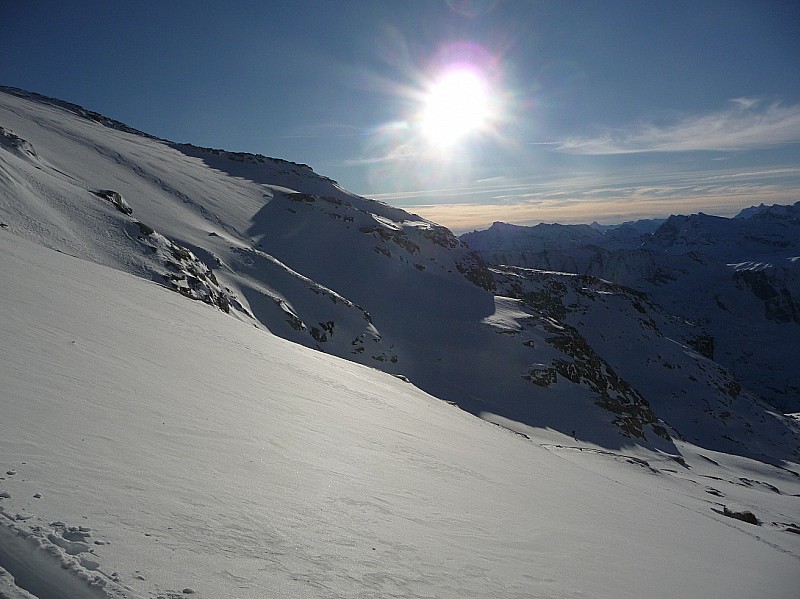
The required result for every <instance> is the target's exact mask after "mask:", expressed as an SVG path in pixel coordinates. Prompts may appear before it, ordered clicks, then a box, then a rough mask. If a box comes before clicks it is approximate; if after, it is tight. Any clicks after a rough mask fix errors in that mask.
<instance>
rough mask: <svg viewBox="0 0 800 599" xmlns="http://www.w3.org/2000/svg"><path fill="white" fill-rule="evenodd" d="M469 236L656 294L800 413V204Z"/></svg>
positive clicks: (472, 242)
mask: <svg viewBox="0 0 800 599" xmlns="http://www.w3.org/2000/svg"><path fill="white" fill-rule="evenodd" d="M461 240H462V241H464V242H465V243H467V244H468V245H469V246H470V248H472V249H473V250H474V251H476V252H477V253H478V254H479V255H480V256H481V258H482V259H484V260H485V261H486V262H488V263H492V264H504V265H513V266H522V267H526V268H534V269H546V270H556V271H565V272H571V273H578V274H583V275H591V276H594V277H599V278H602V279H605V280H609V281H613V282H615V283H619V284H621V285H626V286H629V287H631V288H633V289H635V290H637V291H640V292H642V293H645V294H647V296H648V297H649V298H650V299H651V300H652V301H654V302H656V303H657V304H658V305H660V306H661V307H663V308H664V309H666V310H667V311H668V312H669V313H670V314H672V315H674V316H676V317H680V318H681V319H683V320H684V321H685V322H687V323H691V324H692V326H694V327H696V330H697V331H698V333H697V336H698V337H702V338H704V339H706V340H707V347H708V350H707V352H706V353H707V354H708V355H709V357H712V358H713V359H714V360H715V361H717V362H718V363H719V364H721V365H723V366H725V367H726V368H727V369H729V370H730V371H731V372H732V373H733V374H734V375H735V376H736V378H737V379H738V380H739V381H740V382H741V384H743V385H744V386H745V387H747V388H748V389H750V390H751V391H752V392H754V393H755V394H756V395H757V396H759V397H760V398H762V399H764V400H766V401H768V402H769V403H771V404H772V405H774V406H775V407H776V408H777V409H779V410H781V411H784V412H794V411H800V361H798V359H797V356H798V355H800V353H798V352H800V202H798V203H796V204H793V205H790V206H778V205H776V206H764V205H763V204H762V205H761V206H754V207H752V208H748V209H746V210H743V211H742V212H741V213H740V214H739V215H737V216H736V217H735V218H721V217H717V216H709V215H707V214H702V213H700V214H693V215H690V216H671V217H669V218H668V219H666V220H664V221H652V220H650V221H638V222H633V223H625V224H624V225H621V226H619V227H614V228H602V229H599V228H598V227H590V226H587V225H546V224H542V225H537V226H534V227H516V226H512V225H506V224H503V223H495V224H494V225H492V227H490V228H489V229H487V230H485V231H474V232H472V233H467V234H465V235H462V236H461Z"/></svg>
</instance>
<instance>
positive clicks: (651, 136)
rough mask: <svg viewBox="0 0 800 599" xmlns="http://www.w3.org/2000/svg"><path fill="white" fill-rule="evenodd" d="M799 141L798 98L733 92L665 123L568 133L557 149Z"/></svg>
mask: <svg viewBox="0 0 800 599" xmlns="http://www.w3.org/2000/svg"><path fill="white" fill-rule="evenodd" d="M791 143H800V104H795V105H792V106H784V105H782V104H778V103H773V104H767V105H764V104H763V102H761V101H760V100H758V99H755V98H735V99H733V100H731V106H730V107H729V108H727V109H725V110H722V111H719V112H715V113H711V114H705V115H693V116H685V117H683V118H681V119H679V120H678V122H676V123H673V124H669V125H659V124H655V123H647V124H644V125H639V126H637V127H635V128H633V129H632V130H630V131H609V132H607V133H605V134H603V135H601V136H598V137H594V138H572V139H568V140H567V141H565V142H563V143H562V144H561V145H560V146H559V147H558V149H559V151H561V152H565V153H569V154H582V155H607V154H632V153H643V152H687V151H697V150H709V151H726V152H730V151H740V150H751V149H762V148H768V147H773V146H779V145H782V144H791Z"/></svg>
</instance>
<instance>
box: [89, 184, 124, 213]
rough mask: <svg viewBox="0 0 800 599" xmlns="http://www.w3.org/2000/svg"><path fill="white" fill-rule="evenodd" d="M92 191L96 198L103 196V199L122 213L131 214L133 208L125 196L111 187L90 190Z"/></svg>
mask: <svg viewBox="0 0 800 599" xmlns="http://www.w3.org/2000/svg"><path fill="white" fill-rule="evenodd" d="M92 193H93V194H94V195H96V196H97V197H98V198H103V199H104V200H106V201H108V202H111V203H112V204H113V205H114V207H115V208H116V209H117V210H119V211H120V212H122V213H123V214H127V215H131V214H133V208H131V207H130V205H129V204H128V202H126V201H125V198H123V197H122V196H121V195H120V194H119V193H117V192H116V191H113V190H111V189H97V190H94V191H92Z"/></svg>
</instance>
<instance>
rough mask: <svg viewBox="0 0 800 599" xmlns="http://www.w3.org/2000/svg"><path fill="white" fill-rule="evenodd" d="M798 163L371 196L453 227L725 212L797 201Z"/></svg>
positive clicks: (486, 183)
mask: <svg viewBox="0 0 800 599" xmlns="http://www.w3.org/2000/svg"><path fill="white" fill-rule="evenodd" d="M798 177H800V167H798V166H785V167H773V168H764V169H750V170H738V169H725V170H721V169H715V170H706V171H700V172H697V171H652V172H638V177H632V176H631V174H630V173H625V172H619V173H615V174H608V173H588V172H587V173H579V174H575V175H571V176H568V177H557V178H548V179H547V180H545V179H544V178H530V179H518V180H515V179H510V178H509V179H506V178H495V179H489V180H483V181H478V182H475V184H473V185H470V186H464V187H454V188H447V189H426V190H419V191H404V192H398V193H387V194H378V195H374V196H372V197H374V198H375V199H380V200H383V201H387V202H390V203H392V204H394V205H397V206H401V207H403V208H406V209H408V210H410V211H412V212H415V213H417V214H419V215H421V216H423V217H425V218H428V219H430V220H433V221H435V222H438V223H441V224H443V225H445V226H447V227H449V228H451V229H452V230H453V231H454V232H456V233H460V232H464V231H467V230H472V229H476V228H478V229H481V228H486V227H488V226H489V225H490V224H491V223H492V222H494V221H504V222H511V223H516V224H536V223H539V222H561V223H589V222H592V221H593V220H597V221H600V222H603V223H608V224H610V223H619V222H623V221H626V220H635V219H639V218H656V217H666V216H668V215H670V214H689V213H693V212H698V211H703V212H708V213H712V214H718V215H721V216H731V215H733V214H735V213H737V212H738V211H739V210H741V209H742V208H746V207H747V206H751V205H753V204H758V203H760V202H764V203H767V204H789V203H794V202H796V201H798V200H800V188H798V185H797V181H798Z"/></svg>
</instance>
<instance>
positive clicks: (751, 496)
mask: <svg viewBox="0 0 800 599" xmlns="http://www.w3.org/2000/svg"><path fill="white" fill-rule="evenodd" d="M0 126H2V130H0V280H2V281H3V284H2V285H1V286H0V305H1V306H2V312H0V313H2V314H3V318H2V319H0V347H2V349H1V350H0V352H2V353H1V354H0V355H2V356H3V359H2V360H1V361H0V381H2V383H0V511H2V515H0V522H2V526H0V569H4V570H0V593H5V595H10V596H12V597H15V598H17V597H24V596H25V594H26V593H33V594H34V595H35V596H37V597H38V598H39V599H50V598H51V597H62V596H68V597H78V598H83V597H104V596H111V597H136V596H141V597H159V596H161V597H175V596H185V595H193V594H197V595H198V596H200V597H256V596H258V597H262V596H265V595H266V596H289V597H291V596H297V597H300V596H302V597H308V596H312V597H333V596H337V597H338V596H346V597H351V596H352V597H358V596H400V597H407V596H423V597H428V596H437V597H469V596H475V597H482V596H486V595H488V594H490V593H491V594H494V595H499V596H503V597H514V596H520V597H522V596H524V597H529V596H559V597H560V596H593V597H625V596H642V595H646V596H675V595H685V596H693V595H702V596H712V597H713V596H726V597H728V596H753V595H764V596H776V597H783V596H790V595H791V590H792V589H793V588H795V586H796V585H795V583H796V574H795V573H796V571H797V570H798V569H797V561H798V555H800V551H799V550H798V542H799V541H800V535H799V534H796V533H797V530H800V529H798V524H797V523H798V521H800V516H799V515H798V508H797V496H798V494H800V487H799V486H798V478H799V475H798V471H800V467H798V464H797V452H798V447H799V446H800V432H798V427H797V425H796V423H794V422H793V421H791V420H789V419H787V418H783V417H782V416H781V415H777V414H774V413H772V411H771V409H770V408H769V406H766V405H764V404H763V403H760V402H759V401H758V400H757V399H756V398H754V397H753V396H752V394H751V393H750V392H749V391H748V389H747V388H746V387H743V386H741V385H740V384H739V382H738V381H737V380H736V379H735V378H734V377H732V376H731V374H730V372H729V371H728V370H726V369H724V368H721V367H720V365H719V364H716V363H714V362H713V361H712V359H711V357H710V355H709V350H710V349H711V350H713V349H714V348H713V344H709V342H708V339H707V335H705V334H704V333H705V331H704V330H703V329H702V328H701V327H699V325H697V324H696V323H691V322H686V320H685V319H675V318H673V317H671V316H670V315H669V314H667V313H665V312H664V311H663V310H661V309H660V308H659V307H658V306H656V305H655V304H653V303H652V302H651V301H650V300H649V299H648V298H647V296H645V295H643V294H641V293H640V292H635V291H633V290H631V289H627V288H624V287H622V286H619V285H612V284H609V283H607V282H603V281H599V280H597V279H592V278H591V277H589V278H586V277H584V278H580V277H575V276H570V275H565V274H563V273H554V272H541V271H526V270H524V269H517V270H515V269H490V268H487V266H486V264H484V263H483V262H482V261H481V259H480V258H479V257H478V256H476V255H475V254H473V253H472V252H471V251H470V250H469V249H468V248H467V247H466V246H465V245H464V244H462V243H461V242H460V241H459V240H458V239H457V238H455V237H454V236H453V235H452V234H451V233H450V232H449V231H448V230H447V229H445V228H443V227H441V226H439V225H436V224H435V223H431V222H429V221H425V220H424V219H421V218H419V217H417V216H415V215H413V214H409V213H407V212H404V211H402V210H399V209H396V208H393V207H391V206H387V205H385V204H381V203H379V202H374V201H371V200H368V199H365V198H360V197H358V196H355V195H353V194H350V193H348V192H346V191H345V190H342V189H341V188H339V186H338V185H337V184H336V183H335V182H334V181H332V180H330V179H328V178H326V177H324V176H321V175H318V174H316V173H314V172H313V171H312V170H311V168H310V167H308V166H307V165H301V164H294V163H290V162H286V161H284V160H280V159H272V158H266V157H264V156H259V155H250V154H242V153H234V152H226V151H222V150H213V149H208V148H197V147H194V146H188V145H184V144H176V143H172V142H168V141H165V140H160V139H158V138H155V137H153V136H150V135H145V134H142V133H140V132H137V131H135V130H132V129H130V128H129V127H126V126H125V125H123V124H122V123H118V122H116V121H113V120H111V119H108V118H106V117H103V116H102V115H98V114H96V113H93V112H91V111H88V110H85V109H83V108H81V107H77V106H74V105H71V104H67V103H64V102H61V101H58V100H53V99H50V98H44V97H42V96H37V95H36V94H30V93H27V92H23V91H21V90H14V89H10V88H2V89H0ZM556 229H557V228H553V232H555V233H557V232H558V231H557V230H556ZM634 229H635V227H634ZM586 234H588V235H594V234H597V233H596V232H593V231H592V230H591V229H590V230H589V232H588V233H586ZM551 237H552V236H551ZM555 237H557V234H556V235H555ZM173 291H174V292H177V293H173ZM187 298H189V299H193V300H199V301H194V302H193V301H189V299H187ZM315 350H317V351H315ZM341 358H345V359H346V361H345V360H342V359H341ZM380 371H384V372H380ZM392 374H394V375H395V376H390V375H392ZM687 394H688V399H687V398H686V397H683V396H684V395H687ZM441 400H446V401H441ZM450 403H455V404H457V405H458V406H460V407H462V408H464V409H465V410H467V411H461V410H458V409H457V408H456V407H454V406H452V405H449V404H450ZM468 412H469V413H468ZM475 415H478V416H480V417H481V419H478V418H475V417H474V416H475ZM494 424H496V425H499V426H493V425H494ZM511 431H513V432H511ZM514 433H516V434H514ZM4 472H5V473H6V474H5V475H4V474H3V473H4ZM12 579H13V581H12ZM0 596H3V595H0Z"/></svg>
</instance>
